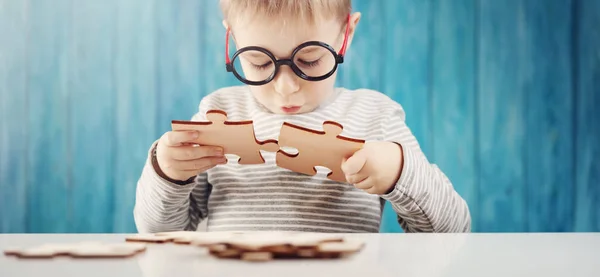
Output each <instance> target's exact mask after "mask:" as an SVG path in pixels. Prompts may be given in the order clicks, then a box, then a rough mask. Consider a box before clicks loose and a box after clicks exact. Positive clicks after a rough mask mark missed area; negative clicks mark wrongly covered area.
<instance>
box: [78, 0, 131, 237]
mask: <svg viewBox="0 0 600 277" xmlns="http://www.w3.org/2000/svg"><path fill="white" fill-rule="evenodd" d="M71 3H72V12H71V15H72V16H73V20H72V22H73V23H72V32H73V33H72V36H71V48H70V53H71V57H70V75H69V79H70V84H71V86H70V93H71V95H72V97H71V105H70V112H71V130H70V136H71V143H72V147H73V152H72V153H73V158H72V161H71V162H72V163H71V166H72V169H71V170H72V186H71V187H72V190H71V203H72V211H71V213H72V215H73V216H72V222H71V224H72V226H71V228H70V231H72V232H110V231H112V223H113V216H112V213H113V211H114V207H113V205H114V204H113V203H114V185H115V180H114V179H113V172H114V170H115V166H116V160H115V157H116V156H115V149H116V147H115V124H114V122H115V110H116V109H115V103H116V102H117V101H116V97H117V96H116V94H115V83H114V74H115V71H114V66H115V64H114V58H115V54H114V53H115V38H116V35H115V30H116V23H115V22H116V14H117V10H116V3H117V1H116V0H111V1H102V2H99V1H95V0H81V1H72V2H71ZM131 16H138V15H137V13H136V14H135V15H134V14H132V15H131Z"/></svg>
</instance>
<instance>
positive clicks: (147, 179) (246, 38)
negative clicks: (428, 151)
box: [134, 0, 471, 233]
mask: <svg viewBox="0 0 600 277" xmlns="http://www.w3.org/2000/svg"><path fill="white" fill-rule="evenodd" d="M221 8H222V10H223V13H224V16H225V20H224V21H223V24H224V26H225V28H226V30H227V44H228V43H229V40H230V39H231V41H233V42H234V43H235V45H236V47H237V49H238V50H237V51H236V53H234V54H233V55H230V53H229V51H226V52H227V53H226V54H227V58H226V63H227V70H228V71H230V72H231V73H232V74H234V75H235V76H236V77H237V78H238V79H239V80H240V81H241V82H242V83H244V84H246V85H243V86H235V87H227V88H222V89H220V90H218V91H215V92H213V93H211V94H209V95H208V96H206V97H205V98H204V99H203V100H202V101H201V103H200V105H199V111H198V113H197V114H195V115H194V116H193V118H192V120H206V119H205V113H206V111H208V110H210V109H219V110H224V111H225V112H227V114H228V119H229V120H233V121H237V120H252V121H253V122H254V129H255V132H256V137H257V139H258V140H267V139H277V138H278V135H279V130H280V128H281V125H282V123H283V122H290V123H293V124H296V125H300V126H303V127H306V128H310V129H314V130H321V129H322V128H323V126H322V124H323V121H327V120H333V121H336V122H339V123H340V124H342V125H343V128H344V129H343V133H342V135H344V136H347V137H352V138H358V139H364V140H366V141H367V142H366V144H365V145H364V147H363V148H362V149H361V150H359V151H358V152H356V153H355V154H354V155H353V156H352V157H350V158H348V159H347V160H346V161H344V163H343V164H342V165H341V166H342V170H343V172H344V174H345V176H346V179H347V182H344V183H339V182H334V181H331V180H329V179H328V178H327V177H326V174H321V173H319V174H317V175H316V176H308V175H303V174H300V173H295V172H292V171H290V170H287V169H283V168H279V167H277V166H276V164H275V153H268V152H267V153H263V157H264V159H265V163H264V164H259V165H239V164H236V163H235V162H229V163H227V159H226V158H225V157H224V155H223V153H222V150H221V149H219V148H218V147H213V146H207V145H200V146H198V145H193V144H190V141H193V140H194V138H196V137H198V136H202V134H201V133H197V132H192V131H177V132H175V131H173V132H167V133H165V134H164V135H163V136H162V137H161V138H160V139H159V140H158V141H157V142H155V143H154V144H153V145H152V147H151V149H150V155H149V158H148V161H147V163H146V165H145V167H144V170H143V172H142V175H141V178H140V180H139V183H138V187H137V200H136V205H135V209H134V216H135V222H136V225H137V228H138V231H139V232H159V231H176V230H196V229H197V227H198V224H199V223H201V222H202V221H204V220H208V222H207V223H208V224H207V228H208V230H209V231H264V230H278V231H312V232H348V233H350V232H379V227H380V222H381V214H382V207H383V204H384V203H385V201H388V202H389V203H390V204H391V205H392V207H393V209H394V211H396V213H397V215H398V222H399V224H400V226H401V227H402V228H403V229H404V230H405V231H406V232H469V231H470V228H471V218H470V214H469V210H468V207H467V204H466V203H465V201H464V200H463V199H462V198H461V197H460V196H459V195H458V194H457V192H456V191H455V190H454V189H453V186H452V184H451V182H450V180H448V178H447V177H446V176H445V175H444V173H443V172H441V171H440V169H439V168H438V167H436V166H435V165H432V164H430V163H429V162H428V160H427V158H426V157H425V156H424V154H423V152H422V151H421V150H420V147H419V144H418V143H417V141H416V139H415V137H414V136H413V135H412V133H411V131H410V129H409V128H408V127H407V126H406V125H405V121H404V119H405V118H404V117H405V115H404V111H403V109H402V107H401V106H400V105H399V104H397V103H395V102H394V101H393V100H391V99H390V98H388V97H387V96H385V95H384V94H382V93H380V92H376V91H372V90H368V89H359V90H354V91H350V90H348V89H344V88H335V87H334V83H335V78H336V69H337V67H338V66H339V65H340V64H342V62H343V55H344V53H345V52H346V50H347V49H348V48H349V46H350V44H351V42H352V38H353V36H354V31H355V29H356V26H357V24H358V22H359V19H360V14H359V13H353V14H351V3H350V0H327V1H325V0H278V1H273V0H271V1H269V0H221ZM324 155H326V153H324Z"/></svg>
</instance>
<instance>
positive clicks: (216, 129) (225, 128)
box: [171, 110, 279, 164]
mask: <svg viewBox="0 0 600 277" xmlns="http://www.w3.org/2000/svg"><path fill="white" fill-rule="evenodd" d="M206 118H207V119H208V120H209V121H183V120H173V121H172V122H171V127H172V129H173V131H180V130H197V131H199V132H200V136H199V138H198V139H196V140H195V141H193V143H197V144H199V145H210V146H220V147H223V150H224V151H225V154H233V155H237V156H239V157H240V159H239V161H238V163H239V164H262V163H264V162H265V160H264V158H263V156H262V155H261V153H260V150H264V151H270V152H276V151H277V150H278V149H279V147H278V145H277V141H276V140H266V141H258V140H257V139H256V137H255V135H254V126H253V122H252V121H251V120H249V121H227V113H226V112H224V111H221V110H210V111H208V112H206Z"/></svg>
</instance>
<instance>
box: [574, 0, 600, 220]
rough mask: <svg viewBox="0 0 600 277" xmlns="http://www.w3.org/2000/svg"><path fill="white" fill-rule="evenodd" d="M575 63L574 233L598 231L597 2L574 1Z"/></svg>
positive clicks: (599, 33)
mask: <svg viewBox="0 0 600 277" xmlns="http://www.w3.org/2000/svg"><path fill="white" fill-rule="evenodd" d="M576 3H577V5H576V6H575V13H574V16H573V17H574V18H578V19H579V21H578V22H577V24H576V26H575V28H574V32H575V35H574V40H575V47H574V50H575V51H574V55H573V59H574V60H575V63H574V64H575V66H576V67H575V70H574V71H575V80H576V83H575V86H574V92H575V93H576V95H575V98H576V101H575V103H576V104H575V105H576V109H575V111H576V113H575V119H576V123H575V136H574V140H575V150H576V152H575V169H576V171H575V176H574V182H575V184H574V186H575V188H576V191H577V193H576V198H575V213H574V215H575V223H574V229H575V231H578V232H592V231H594V232H598V231H600V160H599V157H600V109H598V108H599V107H600V29H599V28H598V26H600V3H599V2H598V1H577V2H576Z"/></svg>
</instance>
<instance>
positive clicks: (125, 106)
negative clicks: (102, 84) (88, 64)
mask: <svg viewBox="0 0 600 277" xmlns="http://www.w3.org/2000/svg"><path fill="white" fill-rule="evenodd" d="M156 13H157V11H156V1H151V0H136V1H122V2H120V4H119V6H118V13H117V31H116V38H115V41H116V43H117V44H116V49H115V57H114V61H115V66H114V69H115V73H114V82H115V92H116V96H115V97H116V100H117V101H116V103H115V108H116V110H115V112H116V114H115V119H116V122H115V127H116V134H115V141H114V142H115V143H116V145H115V147H116V148H115V151H116V152H115V153H114V155H115V162H116V166H115V169H114V205H115V210H114V214H113V229H112V231H113V232H117V233H128V232H135V231H136V229H135V224H134V221H133V212H132V211H133V207H134V204H135V192H136V186H137V181H138V179H139V177H140V172H141V171H142V168H143V166H144V163H145V162H146V160H147V158H148V150H149V147H150V145H151V144H152V142H154V140H156V139H157V137H156V136H155V134H156V130H155V129H156V107H157V101H156V98H157V93H156V82H155V81H154V80H156V77H157V74H156V72H157V68H156V47H155V45H156V40H158V39H159V38H157V37H156V33H155V32H154V30H155V22H156V20H155V15H156ZM134 14H135V15H136V16H131V15H134Z"/></svg>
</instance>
